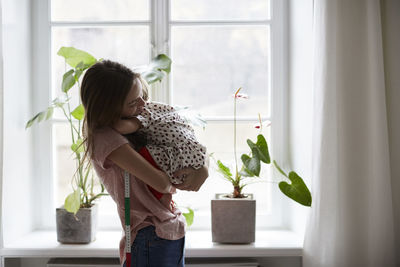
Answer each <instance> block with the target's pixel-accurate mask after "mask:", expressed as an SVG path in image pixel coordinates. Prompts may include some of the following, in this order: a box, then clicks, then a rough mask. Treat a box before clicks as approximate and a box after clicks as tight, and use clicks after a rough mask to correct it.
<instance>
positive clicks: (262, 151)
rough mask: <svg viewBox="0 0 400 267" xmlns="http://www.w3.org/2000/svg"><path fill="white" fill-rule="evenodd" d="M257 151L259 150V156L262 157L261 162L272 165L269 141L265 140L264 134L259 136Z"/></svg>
mask: <svg viewBox="0 0 400 267" xmlns="http://www.w3.org/2000/svg"><path fill="white" fill-rule="evenodd" d="M256 145H257V149H258V154H259V156H260V160H261V161H262V162H264V163H267V164H269V163H271V158H270V156H269V151H268V144H267V141H266V140H265V137H264V136H263V135H262V134H259V135H258V136H257V143H256Z"/></svg>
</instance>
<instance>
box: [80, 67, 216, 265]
mask: <svg viewBox="0 0 400 267" xmlns="http://www.w3.org/2000/svg"><path fill="white" fill-rule="evenodd" d="M141 81H143V80H142V79H141V77H140V75H139V74H136V73H134V72H132V71H131V70H130V69H129V68H127V67H125V66H123V65H121V64H119V63H116V62H112V61H109V60H104V61H101V62H98V63H96V64H94V65H93V66H92V67H90V68H89V69H88V70H87V71H86V73H85V75H84V77H83V80H82V86H81V100H82V104H83V106H84V108H85V119H84V136H85V140H84V144H85V149H86V151H85V157H86V156H88V157H89V158H90V160H91V162H92V164H93V167H94V169H95V171H96V173H97V175H98V177H99V178H100V180H101V182H102V183H103V184H104V186H105V187H106V189H107V191H108V193H109V194H110V196H111V197H112V198H113V200H114V201H115V202H116V204H117V208H118V214H119V217H120V220H121V225H122V227H123V228H124V229H125V227H124V226H125V223H124V221H125V210H124V180H123V171H124V170H126V171H128V172H129V173H130V174H131V184H130V191H131V195H130V199H131V202H130V206H131V210H130V222H131V229H130V231H131V237H132V240H134V242H133V244H132V266H157V267H159V266H165V267H168V266H174V267H175V266H184V243H185V230H186V225H185V219H184V216H183V215H182V213H181V212H180V211H179V210H178V209H176V208H175V206H174V205H173V201H172V193H175V190H176V189H175V187H174V186H173V185H172V184H171V183H170V181H169V178H168V176H167V174H165V173H164V172H163V171H161V170H160V169H159V168H157V166H155V162H154V161H153V160H152V158H151V156H150V154H149V153H148V151H147V150H146V148H145V147H144V145H145V138H143V136H140V135H139V134H133V135H131V136H129V140H130V141H132V142H129V141H128V138H127V137H124V136H122V135H121V134H119V133H118V132H117V131H116V130H114V129H113V126H114V125H116V124H117V123H118V121H119V120H120V119H121V118H123V117H131V116H135V115H138V114H140V112H141V111H142V109H143V106H144V103H145V102H144V101H145V100H146V99H147V91H146V88H140V86H138V85H139V84H141V85H143V84H145V83H144V82H141ZM137 151H139V152H140V154H139V153H138V152H137ZM174 175H176V176H177V177H178V176H182V175H183V176H185V177H186V178H185V182H184V183H182V184H180V185H177V186H176V188H178V189H181V190H188V191H198V190H199V188H200V187H201V185H202V184H203V183H204V181H205V179H206V178H207V177H208V159H207V161H206V166H203V167H201V168H199V169H197V170H195V169H193V168H191V167H187V168H184V169H182V170H179V171H177V172H176V173H175V174H174ZM124 248H125V235H124V236H123V237H122V239H121V241H120V247H119V252H120V261H121V264H122V263H124V266H125V253H124ZM127 267H129V266H127Z"/></svg>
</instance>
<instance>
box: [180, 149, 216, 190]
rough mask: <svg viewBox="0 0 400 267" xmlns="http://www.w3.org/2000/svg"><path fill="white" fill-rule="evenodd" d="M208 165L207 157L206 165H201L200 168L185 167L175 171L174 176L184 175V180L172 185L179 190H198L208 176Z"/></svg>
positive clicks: (207, 159)
mask: <svg viewBox="0 0 400 267" xmlns="http://www.w3.org/2000/svg"><path fill="white" fill-rule="evenodd" d="M208 165H209V158H208V156H207V158H206V165H205V166H203V167H201V168H200V169H197V170H196V169H194V168H192V167H187V168H184V169H182V170H179V171H176V172H175V173H174V176H176V177H185V182H183V183H182V184H178V185H175V184H174V186H175V187H176V188H178V189H180V190H186V191H196V192H197V191H199V189H200V187H201V186H202V185H203V183H204V182H205V181H206V179H207V178H208Z"/></svg>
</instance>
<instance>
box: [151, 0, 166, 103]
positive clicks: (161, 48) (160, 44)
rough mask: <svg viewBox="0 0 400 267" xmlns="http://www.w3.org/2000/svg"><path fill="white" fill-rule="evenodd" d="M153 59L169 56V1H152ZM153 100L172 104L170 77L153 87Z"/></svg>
mask: <svg viewBox="0 0 400 267" xmlns="http://www.w3.org/2000/svg"><path fill="white" fill-rule="evenodd" d="M150 35H151V40H150V41H151V58H154V57H156V56H157V55H158V54H166V55H168V54H169V0H165V1H158V0H151V33H150ZM151 98H152V99H153V100H155V101H161V102H165V103H170V92H169V77H168V76H166V77H165V78H164V79H163V80H162V81H161V83H160V82H157V83H154V84H153V85H152V89H151Z"/></svg>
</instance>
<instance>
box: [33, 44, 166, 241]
mask: <svg viewBox="0 0 400 267" xmlns="http://www.w3.org/2000/svg"><path fill="white" fill-rule="evenodd" d="M57 55H59V56H62V57H64V59H65V61H66V63H67V64H68V65H69V66H70V67H71V69H70V70H68V71H67V72H65V73H64V74H63V80H62V85H61V90H62V92H63V97H62V98H56V99H54V100H53V101H52V102H51V104H50V106H49V107H48V108H47V109H45V110H44V111H42V112H39V113H37V114H36V115H35V116H34V117H32V118H31V119H30V120H29V121H28V122H27V123H26V127H25V128H29V127H31V126H32V125H34V124H35V123H39V122H41V121H44V120H48V119H50V118H52V116H53V111H54V109H55V108H59V109H61V110H62V112H63V114H64V116H65V118H66V119H67V121H68V123H69V130H70V132H71V138H72V140H71V152H72V154H73V155H74V161H75V163H76V172H75V174H74V176H73V183H72V187H73V192H72V193H71V194H69V195H68V196H67V197H66V198H65V202H64V205H63V206H62V207H60V208H57V209H56V225H57V240H58V241H59V242H60V243H73V244H80V243H90V242H92V241H94V240H95V236H96V231H97V210H98V205H96V204H95V201H96V200H97V199H99V198H100V197H102V196H105V195H108V194H107V193H106V192H105V189H104V186H103V185H102V184H101V191H100V192H99V193H94V190H93V189H94V173H93V169H92V166H91V164H90V161H89V160H84V159H83V153H84V148H83V146H82V142H83V138H82V120H83V117H84V114H85V110H84V108H83V106H82V104H81V103H80V101H79V105H78V106H77V107H75V108H74V109H72V107H71V102H70V100H71V91H70V90H71V89H73V88H75V89H76V90H79V89H80V77H81V75H82V74H83V73H84V72H85V70H86V69H88V68H89V67H90V66H92V65H93V64H95V63H96V62H97V61H98V60H97V59H96V58H94V57H93V56H92V55H90V54H89V53H87V52H85V51H82V50H79V49H76V48H74V47H61V48H60V49H59V51H58V53H57ZM100 60H101V59H100ZM170 68H171V60H170V58H168V57H167V56H166V55H164V54H160V55H158V56H157V57H156V58H154V59H153V60H152V61H151V62H150V64H149V65H147V66H142V67H140V68H138V69H137V72H139V73H141V75H142V76H143V77H144V79H145V80H146V81H147V82H148V83H149V84H151V83H154V82H157V81H161V80H162V78H163V77H165V73H169V72H170ZM135 71H136V70H135ZM164 72H165V73H164ZM78 95H79V94H78Z"/></svg>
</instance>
